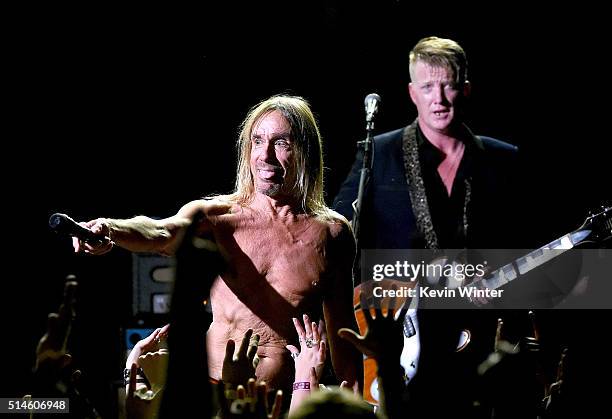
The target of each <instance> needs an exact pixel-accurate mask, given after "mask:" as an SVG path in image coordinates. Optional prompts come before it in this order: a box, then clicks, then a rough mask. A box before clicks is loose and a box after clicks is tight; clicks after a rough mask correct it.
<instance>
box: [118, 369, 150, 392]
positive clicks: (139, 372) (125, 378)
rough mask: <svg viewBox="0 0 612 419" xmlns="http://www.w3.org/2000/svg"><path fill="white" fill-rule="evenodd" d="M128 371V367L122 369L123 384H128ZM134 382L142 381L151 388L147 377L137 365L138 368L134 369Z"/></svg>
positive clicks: (129, 371)
mask: <svg viewBox="0 0 612 419" xmlns="http://www.w3.org/2000/svg"><path fill="white" fill-rule="evenodd" d="M130 373H131V370H130V369H129V368H126V369H124V370H123V384H124V385H126V386H129V385H130ZM136 382H137V383H143V384H144V385H146V386H147V388H151V383H150V382H149V379H148V378H147V376H146V375H145V373H144V371H143V370H142V368H140V367H138V369H137V370H136Z"/></svg>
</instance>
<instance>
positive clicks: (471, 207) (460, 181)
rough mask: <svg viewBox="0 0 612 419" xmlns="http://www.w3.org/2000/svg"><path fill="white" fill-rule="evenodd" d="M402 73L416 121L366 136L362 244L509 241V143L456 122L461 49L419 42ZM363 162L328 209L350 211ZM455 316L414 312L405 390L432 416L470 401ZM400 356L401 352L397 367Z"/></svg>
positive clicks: (463, 88) (470, 245) (513, 168)
mask: <svg viewBox="0 0 612 419" xmlns="http://www.w3.org/2000/svg"><path fill="white" fill-rule="evenodd" d="M410 78H411V83H410V84H409V86H408V91H409V94H410V98H411V99H412V101H413V103H414V104H415V106H416V108H417V112H418V116H417V119H416V120H415V121H414V122H412V123H411V124H410V125H408V126H407V127H404V128H401V129H398V130H395V131H390V132H387V133H384V134H381V135H378V136H376V137H374V140H373V155H372V166H371V178H370V179H369V182H368V184H367V186H366V189H365V194H364V201H363V203H362V210H361V217H360V232H361V234H360V237H359V244H360V247H361V249H478V248H490V249H496V248H497V249H507V248H513V247H514V246H515V245H516V234H515V233H516V232H517V229H516V227H515V221H516V214H513V213H512V209H513V208H516V204H517V203H518V202H519V199H518V197H517V195H516V192H515V189H514V188H515V184H514V181H513V176H515V175H516V174H517V171H518V168H517V152H518V149H517V147H515V146H513V145H510V144H508V143H505V142H502V141H500V140H496V139H494V138H490V137H484V136H477V135H475V134H473V133H472V131H471V130H470V129H469V128H468V127H467V126H466V125H465V124H464V123H463V108H464V103H465V100H466V99H467V97H468V96H469V94H470V89H471V87H470V83H469V81H468V80H467V59H466V55H465V53H464V51H463V48H462V47H461V46H460V45H459V44H457V43H456V42H455V41H453V40H450V39H441V38H437V37H429V38H425V39H422V40H421V41H419V42H418V43H417V45H416V46H415V47H414V49H413V50H412V51H411V53H410ZM362 166H363V154H362V152H361V151H359V152H358V154H357V157H356V159H355V163H354V165H353V167H352V170H351V172H350V173H349V175H348V177H347V179H346V180H345V182H344V183H343V185H342V187H341V189H340V191H339V193H338V195H337V196H336V197H335V200H334V205H333V206H334V209H336V210H337V211H338V212H340V213H341V214H342V215H344V216H345V217H347V218H348V219H352V218H353V202H354V201H355V200H356V198H357V193H358V188H359V179H360V170H361V169H362ZM355 281H356V282H359V279H358V278H356V279H355ZM463 314H467V310H466V311H462V312H461V313H456V312H452V311H450V310H419V313H418V322H417V326H418V328H419V334H420V342H421V351H420V361H419V360H418V359H417V362H418V364H419V365H418V370H419V373H418V374H417V375H416V377H415V379H414V380H412V381H410V383H409V384H408V388H409V389H411V388H412V390H411V391H410V393H411V398H412V399H413V400H414V399H416V398H420V401H421V402H420V403H419V406H421V407H423V409H424V412H425V411H426V412H429V413H433V411H432V410H431V409H432V407H433V406H437V408H439V409H441V410H440V411H439V412H435V413H450V410H449V412H446V411H445V410H444V409H445V408H446V407H449V406H453V407H452V409H451V408H449V409H451V410H455V412H457V411H456V409H459V411H462V410H463V409H465V410H464V412H469V410H470V408H471V407H470V406H471V403H472V402H473V399H471V398H470V396H469V395H468V394H467V393H466V392H464V391H463V390H465V388H466V385H464V384H462V383H461V381H460V380H461V379H460V378H459V377H460V376H462V375H461V374H460V372H459V370H458V369H459V368H461V366H460V365H459V364H458V363H457V362H456V359H455V358H456V357H455V355H454V353H453V352H454V351H455V348H456V346H457V341H458V339H459V336H460V330H461V329H462V328H463V327H466V325H465V324H464V322H463V319H464V316H463ZM468 316H469V315H468ZM409 317H410V316H406V319H408V318H409ZM493 329H494V326H493ZM404 330H405V332H406V330H407V328H404ZM405 342H408V339H405ZM407 344H408V343H405V345H407ZM404 352H405V353H406V348H404ZM417 357H418V355H417ZM408 363H409V360H406V359H402V366H403V367H404V369H405V370H406V373H408V368H409V366H408V365H407V364H408ZM417 383H420V384H417ZM441 387H444V388H447V389H450V388H452V389H454V390H453V391H450V392H445V397H447V401H448V404H442V405H441V404H440V403H436V399H437V397H438V396H439V394H438V390H439V389H440V388H441ZM438 400H439V399H438ZM429 401H430V402H432V403H429ZM445 406H446V407H445ZM417 410H418V408H417ZM434 410H435V409H434ZM417 417H418V416H417Z"/></svg>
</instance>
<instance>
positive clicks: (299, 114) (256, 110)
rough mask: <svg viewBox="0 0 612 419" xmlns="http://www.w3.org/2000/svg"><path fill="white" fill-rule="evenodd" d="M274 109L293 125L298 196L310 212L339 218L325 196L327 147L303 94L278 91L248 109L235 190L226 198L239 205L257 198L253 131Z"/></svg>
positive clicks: (242, 126) (302, 204)
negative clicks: (252, 158) (276, 93)
mask: <svg viewBox="0 0 612 419" xmlns="http://www.w3.org/2000/svg"><path fill="white" fill-rule="evenodd" d="M274 111H278V112H280V113H281V114H282V115H283V117H284V118H285V119H286V120H287V122H288V123H289V125H290V126H291V138H292V140H293V144H294V147H295V148H294V150H295V159H294V163H293V164H294V170H295V173H296V181H295V185H293V190H294V191H295V198H296V199H297V200H298V201H299V202H300V203H301V207H302V210H303V211H304V212H306V213H307V214H313V215H317V216H322V217H324V218H333V219H336V220H337V216H334V215H332V214H335V213H333V211H331V210H330V209H329V208H328V207H327V205H326V204H325V200H324V196H323V148H322V140H321V134H320V132H319V127H318V126H317V122H316V119H315V116H314V115H313V113H312V111H311V110H310V106H309V104H308V102H307V101H306V100H305V99H304V98H302V97H299V96H288V95H275V96H272V97H270V98H269V99H266V100H264V101H262V102H260V103H258V104H257V105H255V106H253V107H252V108H251V110H250V111H249V112H248V114H247V116H246V118H245V119H244V121H243V122H242V124H241V127H240V135H239V136H238V144H237V145H238V170H237V173H236V186H235V190H234V192H233V193H232V194H231V195H229V196H227V197H226V199H228V200H229V201H233V202H236V203H237V204H239V205H246V204H248V203H249V202H251V200H252V199H253V197H254V194H255V185H254V180H253V174H252V173H251V165H250V158H251V134H252V131H253V128H254V126H255V125H256V123H257V122H258V121H259V120H260V119H261V118H262V117H263V116H265V115H267V114H269V113H270V112H274Z"/></svg>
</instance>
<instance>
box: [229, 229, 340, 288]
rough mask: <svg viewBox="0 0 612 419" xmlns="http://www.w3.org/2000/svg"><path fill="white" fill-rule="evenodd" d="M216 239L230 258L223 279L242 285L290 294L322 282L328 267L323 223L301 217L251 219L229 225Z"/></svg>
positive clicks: (325, 231) (325, 234)
mask: <svg viewBox="0 0 612 419" xmlns="http://www.w3.org/2000/svg"><path fill="white" fill-rule="evenodd" d="M217 240H218V241H219V242H220V243H221V245H222V247H223V249H224V251H225V252H226V255H227V257H228V260H229V264H228V268H227V272H226V275H224V278H223V279H224V280H225V281H226V282H227V281H230V282H232V281H239V282H240V287H241V288H242V289H245V288H246V289H250V288H254V289H257V288H258V287H262V286H264V285H265V286H270V287H273V288H274V289H275V290H276V291H277V292H279V293H280V294H282V295H285V296H287V297H290V296H291V295H295V296H299V295H303V294H308V293H310V292H311V291H312V290H313V288H319V287H320V286H321V285H323V283H322V281H323V280H324V277H325V273H326V270H327V268H328V267H327V261H326V257H325V256H326V242H327V230H326V228H325V226H322V225H319V224H317V223H314V222H304V221H302V222H296V223H288V222H286V221H283V220H259V221H250V222H247V223H241V224H239V225H238V226H236V227H232V226H228V227H227V230H226V231H225V232H224V233H223V234H222V235H221V238H219V237H218V238H217ZM264 282H265V284H264Z"/></svg>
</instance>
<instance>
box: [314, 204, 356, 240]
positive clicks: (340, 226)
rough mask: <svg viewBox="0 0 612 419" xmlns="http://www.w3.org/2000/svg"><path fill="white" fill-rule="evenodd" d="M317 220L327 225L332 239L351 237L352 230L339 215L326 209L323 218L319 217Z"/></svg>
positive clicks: (346, 221)
mask: <svg viewBox="0 0 612 419" xmlns="http://www.w3.org/2000/svg"><path fill="white" fill-rule="evenodd" d="M318 218H319V219H320V220H321V222H325V223H326V224H327V228H328V230H329V233H330V235H331V236H332V237H333V238H338V237H340V236H347V235H348V236H350V237H352V236H353V230H352V229H351V225H350V223H349V222H348V220H347V219H346V218H345V217H344V216H343V215H341V214H340V213H337V212H336V211H334V210H331V209H328V211H327V214H326V215H325V216H324V217H322V216H319V217H318Z"/></svg>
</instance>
